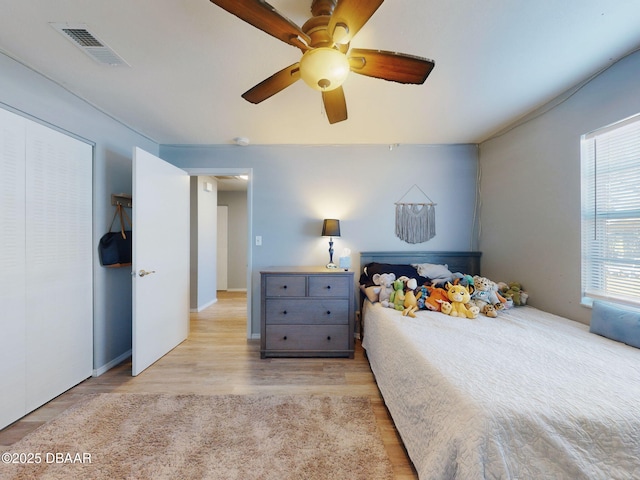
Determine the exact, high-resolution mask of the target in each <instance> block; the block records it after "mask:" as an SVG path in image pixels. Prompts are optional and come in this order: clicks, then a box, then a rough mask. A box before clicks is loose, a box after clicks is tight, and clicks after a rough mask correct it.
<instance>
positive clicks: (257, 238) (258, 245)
mask: <svg viewBox="0 0 640 480" xmlns="http://www.w3.org/2000/svg"><path fill="white" fill-rule="evenodd" d="M261 246H262V236H260V235H256V247H261Z"/></svg>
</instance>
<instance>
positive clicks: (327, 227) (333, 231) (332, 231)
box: [322, 218, 340, 237]
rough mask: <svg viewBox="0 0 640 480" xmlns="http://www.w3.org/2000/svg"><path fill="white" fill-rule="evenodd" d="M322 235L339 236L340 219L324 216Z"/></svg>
mask: <svg viewBox="0 0 640 480" xmlns="http://www.w3.org/2000/svg"><path fill="white" fill-rule="evenodd" d="M322 236H323V237H339V236H340V220H336V219H335V218H325V219H324V222H323V223H322Z"/></svg>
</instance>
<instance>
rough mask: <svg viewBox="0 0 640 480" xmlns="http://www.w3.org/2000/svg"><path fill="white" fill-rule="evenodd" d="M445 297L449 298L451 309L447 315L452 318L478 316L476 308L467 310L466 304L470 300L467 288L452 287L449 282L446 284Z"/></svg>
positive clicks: (460, 286)
mask: <svg viewBox="0 0 640 480" xmlns="http://www.w3.org/2000/svg"><path fill="white" fill-rule="evenodd" d="M447 296H448V297H449V302H450V303H451V307H452V308H451V313H449V315H451V316H452V317H466V318H476V317H477V316H478V310H477V309H476V308H473V309H469V308H467V304H468V303H469V300H470V299H471V295H470V294H469V290H468V289H467V287H464V286H462V285H453V284H452V283H450V282H449V283H447Z"/></svg>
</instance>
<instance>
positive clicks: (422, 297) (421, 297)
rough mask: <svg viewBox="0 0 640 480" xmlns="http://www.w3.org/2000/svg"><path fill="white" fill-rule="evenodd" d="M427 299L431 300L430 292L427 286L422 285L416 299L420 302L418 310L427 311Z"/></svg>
mask: <svg viewBox="0 0 640 480" xmlns="http://www.w3.org/2000/svg"><path fill="white" fill-rule="evenodd" d="M427 298H429V290H428V289H427V286H426V285H422V286H421V287H420V291H419V292H418V294H417V295H416V299H417V300H418V310H426V308H427Z"/></svg>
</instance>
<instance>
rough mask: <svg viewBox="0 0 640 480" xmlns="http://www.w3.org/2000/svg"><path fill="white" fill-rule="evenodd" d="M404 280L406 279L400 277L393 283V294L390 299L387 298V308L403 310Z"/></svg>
mask: <svg viewBox="0 0 640 480" xmlns="http://www.w3.org/2000/svg"><path fill="white" fill-rule="evenodd" d="M404 279H407V280H408V278H407V277H404V276H403V277H400V278H398V279H396V281H395V282H393V292H392V293H391V298H389V307H392V308H395V309H396V310H398V311H400V312H401V311H402V310H404Z"/></svg>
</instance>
